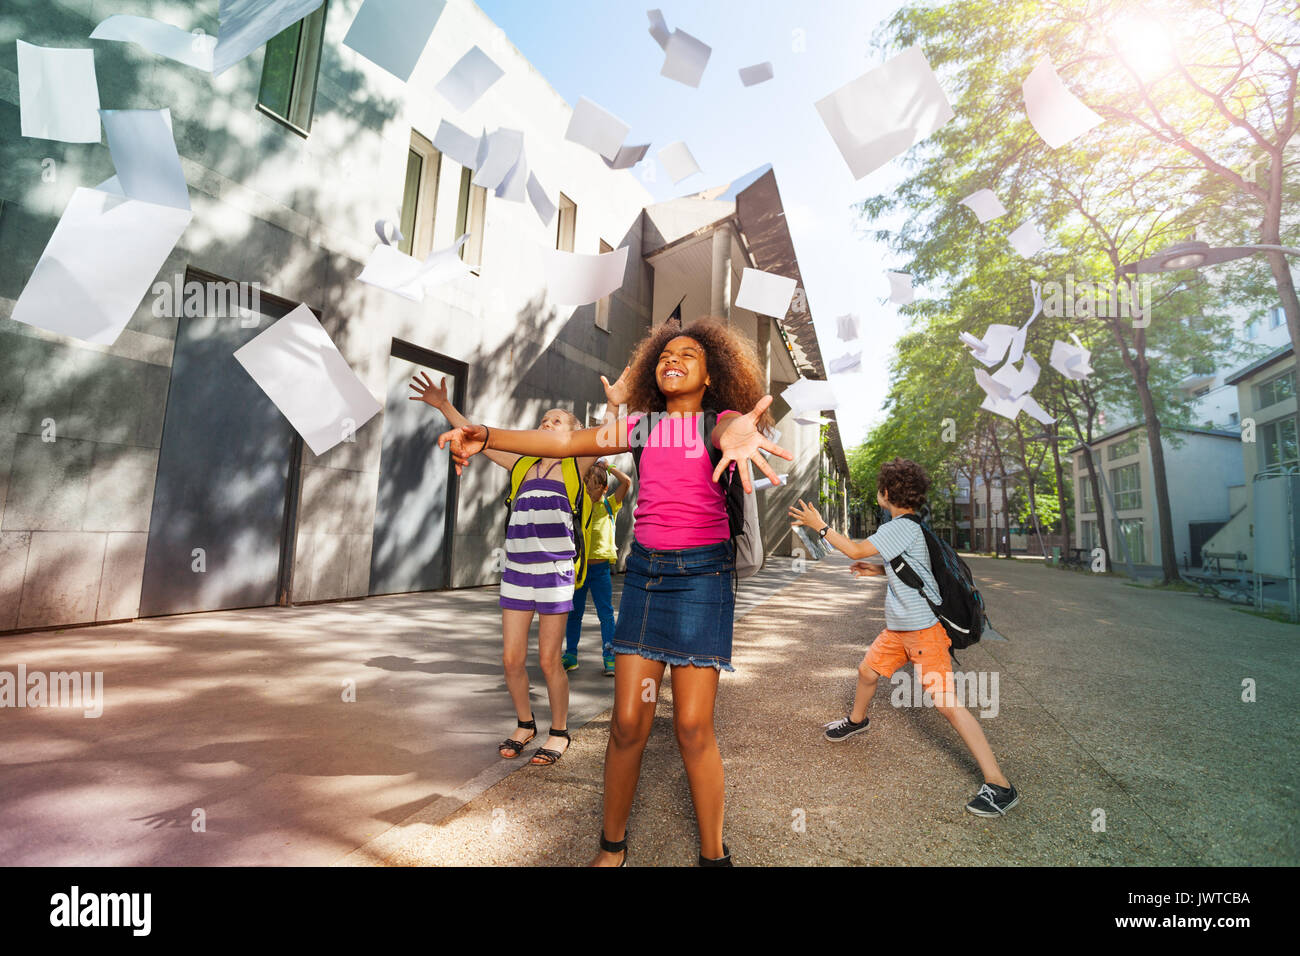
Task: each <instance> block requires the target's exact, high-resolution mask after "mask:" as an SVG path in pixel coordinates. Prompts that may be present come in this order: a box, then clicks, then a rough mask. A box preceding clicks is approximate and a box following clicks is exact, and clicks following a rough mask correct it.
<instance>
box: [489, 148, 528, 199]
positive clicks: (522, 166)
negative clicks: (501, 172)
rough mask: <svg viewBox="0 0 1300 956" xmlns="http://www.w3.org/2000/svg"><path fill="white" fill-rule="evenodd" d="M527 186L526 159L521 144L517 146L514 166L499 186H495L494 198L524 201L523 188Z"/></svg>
mask: <svg viewBox="0 0 1300 956" xmlns="http://www.w3.org/2000/svg"><path fill="white" fill-rule="evenodd" d="M527 184H528V158H527V157H526V155H525V154H524V147H523V144H522V143H521V144H520V146H519V158H518V159H517V160H515V164H514V165H513V166H511V167H510V170H509V172H507V173H506V175H505V178H503V179H502V180H501V185H499V186H497V189H496V196H497V198H498V199H505V200H508V201H509V202H523V201H524V187H525V186H527Z"/></svg>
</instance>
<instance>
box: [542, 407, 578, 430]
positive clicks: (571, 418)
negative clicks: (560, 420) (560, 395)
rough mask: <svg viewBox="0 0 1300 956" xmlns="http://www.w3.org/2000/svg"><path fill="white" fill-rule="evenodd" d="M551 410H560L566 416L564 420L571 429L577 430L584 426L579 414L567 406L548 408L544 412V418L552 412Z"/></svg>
mask: <svg viewBox="0 0 1300 956" xmlns="http://www.w3.org/2000/svg"><path fill="white" fill-rule="evenodd" d="M551 412H559V413H560V414H561V415H563V416H564V421H565V423H566V424H567V425H568V426H569V431H571V432H576V431H578V430H579V429H580V428H582V422H580V421H579V420H578V416H577V415H575V414H573V412H571V411H569V410H568V409H566V408H548V409H547V410H546V411H544V412H542V418H543V419H545V418H546V416H547V415H549V414H551Z"/></svg>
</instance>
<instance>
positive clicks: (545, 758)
mask: <svg viewBox="0 0 1300 956" xmlns="http://www.w3.org/2000/svg"><path fill="white" fill-rule="evenodd" d="M563 756H564V753H563V752H562V751H555V750H547V749H545V748H542V749H540V750H538V751H537V753H535V754H533V760H534V761H536V760H537V758H538V757H541V758H542V762H541V764H539V766H542V767H549V766H550V765H551V764H553V763H555V761H557V760H559V759H560V758H561V757H563Z"/></svg>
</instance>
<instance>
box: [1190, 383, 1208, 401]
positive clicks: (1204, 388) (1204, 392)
mask: <svg viewBox="0 0 1300 956" xmlns="http://www.w3.org/2000/svg"><path fill="white" fill-rule="evenodd" d="M1209 394H1210V386H1208V385H1202V386H1201V387H1200V388H1198V389H1196V391H1194V392H1192V398H1200V397H1201V396H1202V395H1209Z"/></svg>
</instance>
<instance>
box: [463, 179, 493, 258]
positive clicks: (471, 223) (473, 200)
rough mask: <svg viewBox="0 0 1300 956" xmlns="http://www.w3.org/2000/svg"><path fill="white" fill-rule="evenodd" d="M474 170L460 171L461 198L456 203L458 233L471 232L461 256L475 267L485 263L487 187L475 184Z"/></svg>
mask: <svg viewBox="0 0 1300 956" xmlns="http://www.w3.org/2000/svg"><path fill="white" fill-rule="evenodd" d="M473 179H474V170H472V169H462V170H461V171H460V199H459V201H458V202H457V203H456V235H457V236H458V237H459V236H463V235H464V234H465V233H467V232H468V233H469V238H468V239H467V240H465V245H463V246H461V247H460V257H461V259H463V260H464V261H465V262H466V263H468V264H469V265H471V266H472V267H473V268H475V269H478V268H479V267H480V266H482V265H483V226H484V223H485V221H486V219H487V189H485V188H484V187H482V186H475V185H474V183H473Z"/></svg>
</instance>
